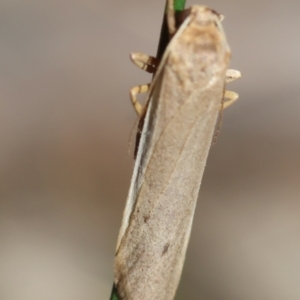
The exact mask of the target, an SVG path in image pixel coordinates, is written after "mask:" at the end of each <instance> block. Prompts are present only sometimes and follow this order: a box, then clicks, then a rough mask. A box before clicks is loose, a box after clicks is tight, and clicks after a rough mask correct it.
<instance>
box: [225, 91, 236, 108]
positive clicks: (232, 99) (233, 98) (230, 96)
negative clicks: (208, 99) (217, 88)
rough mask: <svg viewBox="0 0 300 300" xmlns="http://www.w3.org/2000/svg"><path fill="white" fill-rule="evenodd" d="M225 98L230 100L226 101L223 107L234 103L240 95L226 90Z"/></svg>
mask: <svg viewBox="0 0 300 300" xmlns="http://www.w3.org/2000/svg"><path fill="white" fill-rule="evenodd" d="M224 98H225V99H228V100H227V101H225V102H224V104H223V109H224V108H227V107H228V106H230V105H231V104H233V103H234V102H235V101H236V100H237V99H238V98H239V95H238V94H237V93H235V92H232V91H225V94H224Z"/></svg>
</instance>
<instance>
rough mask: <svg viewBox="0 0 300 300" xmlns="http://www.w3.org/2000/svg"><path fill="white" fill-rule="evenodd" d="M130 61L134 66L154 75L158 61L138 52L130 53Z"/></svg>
mask: <svg viewBox="0 0 300 300" xmlns="http://www.w3.org/2000/svg"><path fill="white" fill-rule="evenodd" d="M130 59H131V60H132V62H133V63H134V64H135V65H136V66H138V67H139V68H141V69H142V70H145V71H146V72H148V73H154V72H155V71H156V69H157V66H158V64H159V61H158V59H156V58H155V57H153V56H149V55H147V54H143V53H139V52H134V53H131V55H130Z"/></svg>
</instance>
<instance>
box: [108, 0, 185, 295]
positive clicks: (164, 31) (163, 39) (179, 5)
mask: <svg viewBox="0 0 300 300" xmlns="http://www.w3.org/2000/svg"><path fill="white" fill-rule="evenodd" d="M185 2H186V0H174V10H175V11H176V12H178V11H182V10H184V8H185ZM166 3H167V0H166ZM166 5H167V4H166ZM168 42H169V35H168V27H167V22H166V14H164V18H163V23H162V27H161V34H160V40H159V44H158V49H157V56H156V57H157V58H158V59H160V58H161V57H162V55H163V53H164V51H165V48H166V46H167V44H168ZM110 300H122V299H121V298H120V297H119V296H118V293H117V287H116V285H115V284H114V285H113V288H112V291H111V295H110Z"/></svg>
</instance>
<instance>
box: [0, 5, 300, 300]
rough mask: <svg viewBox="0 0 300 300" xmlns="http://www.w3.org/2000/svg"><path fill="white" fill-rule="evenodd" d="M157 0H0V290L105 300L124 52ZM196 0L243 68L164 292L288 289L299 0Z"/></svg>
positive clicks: (128, 114) (290, 299)
mask: <svg viewBox="0 0 300 300" xmlns="http://www.w3.org/2000/svg"><path fill="white" fill-rule="evenodd" d="M164 2H165V1H164V0H153V1H137V0H128V1H116V0H110V1H104V0H98V1H94V0H86V1H79V0H77V1H76V0H75V1H74V0H73V1H71V0H59V1H58V0H56V1H55V0H53V1H37V0H23V1H21V0H2V1H1V2H0V49H1V51H0V53H1V54H0V66H1V67H0V141H1V142H0V266H1V267H0V298H1V300H19V299H20V300H27V299H28V300H29V299H30V300H48V299H49V300H50V299H51V300H52V299H56V300H81V299H89V300H99V299H101V300H102V299H103V300H105V299H108V298H109V294H110V289H111V284H112V265H113V257H114V250H115V244H116V239H117V234H118V230H119V226H120V222H121V216H122V211H123V208H124V204H125V199H126V196H127V191H128V187H129V181H130V177H131V172H132V167H133V159H132V150H130V151H129V153H128V149H132V146H133V143H134V135H135V125H136V123H137V117H136V115H135V113H134V111H133V109H132V107H131V105H130V101H129V96H128V90H129V88H130V87H132V86H134V85H137V84H142V83H147V82H148V81H150V78H151V76H150V75H148V74H144V73H143V72H142V71H141V70H139V69H137V68H136V67H135V66H133V65H132V64H131V62H130V61H129V53H130V52H132V51H141V52H145V53H148V54H152V55H154V54H155V53H156V47H157V42H158V36H159V31H160V26H161V19H162V13H163V7H164ZM192 4H195V2H194V3H193V2H191V1H189V2H188V3H187V5H188V6H189V5H192ZM197 4H201V2H197ZM202 4H203V3H202ZM205 4H207V5H209V6H210V7H212V8H214V9H216V10H217V11H219V12H222V13H223V14H224V15H225V16H226V18H225V21H224V27H225V30H226V33H227V37H228V40H229V43H230V45H231V48H232V52H233V56H232V64H231V67H232V68H236V69H239V70H241V71H242V74H243V78H242V79H241V80H239V81H237V82H234V83H232V84H230V86H229V87H228V88H229V89H231V90H234V91H236V92H238V93H239V94H240V100H239V102H238V103H236V105H234V106H233V107H231V108H230V109H228V110H226V112H225V113H224V121H223V127H222V130H221V134H220V136H219V138H218V141H217V144H216V145H215V146H214V147H212V149H211V153H210V156H209V160H208V163H207V168H206V171H205V175H204V180H203V184H202V188H201V191H200V197H199V202H198V206H197V212H196V216H195V221H194V226H193V231H192V236H191V240H190V244H189V249H188V253H187V259H186V264H185V267H184V271H183V276H182V281H181V285H180V288H179V291H178V295H177V299H190V300H191V299H203V300H204V299H205V300H219V299H220V300H223V299H225V300H226V299H228V300H229V299H230V300H235V299H236V300H240V299H243V300H252V299H256V300H260V299H264V300H269V299H270V300H282V299H286V300H296V299H300V285H299V281H300V259H299V253H300V237H299V231H300V219H299V215H300V201H299V200H300V199H299V198H300V182H299V175H300V174H299V173H300V158H299V155H300V140H299V136H300V126H299V114H300V101H299V91H300V83H299V78H300V59H299V45H300V42H299V28H300V18H299V11H300V2H299V1H292V0H287V1H266V0H262V1H234V0H232V1H210V2H206V3H205Z"/></svg>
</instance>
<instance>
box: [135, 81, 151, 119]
mask: <svg viewBox="0 0 300 300" xmlns="http://www.w3.org/2000/svg"><path fill="white" fill-rule="evenodd" d="M149 87H150V84H143V85H137V86H135V87H133V88H132V89H131V90H130V99H131V102H132V105H133V107H134V109H135V111H136V113H137V114H138V116H139V117H141V116H142V115H143V113H144V106H143V105H142V104H141V103H140V102H139V101H138V99H137V95H138V94H142V93H147V92H148V90H149Z"/></svg>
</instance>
